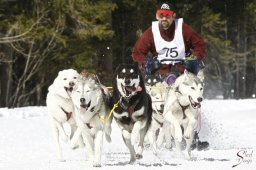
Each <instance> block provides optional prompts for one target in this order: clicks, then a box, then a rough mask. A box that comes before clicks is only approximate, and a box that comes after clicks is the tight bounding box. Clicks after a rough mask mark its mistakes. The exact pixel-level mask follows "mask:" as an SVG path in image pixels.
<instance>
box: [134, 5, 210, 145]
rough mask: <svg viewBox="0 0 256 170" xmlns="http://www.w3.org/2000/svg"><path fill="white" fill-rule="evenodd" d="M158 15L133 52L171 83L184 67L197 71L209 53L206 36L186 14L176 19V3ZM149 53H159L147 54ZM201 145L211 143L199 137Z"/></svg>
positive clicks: (162, 7) (140, 62) (143, 64)
mask: <svg viewBox="0 0 256 170" xmlns="http://www.w3.org/2000/svg"><path fill="white" fill-rule="evenodd" d="M156 19H157V21H154V22H152V26H150V27H149V28H148V29H147V30H146V31H145V32H144V33H142V35H141V36H140V37H139V39H138V40H137V42H136V44H135V46H134V48H133V52H132V58H133V60H134V61H135V62H136V63H137V64H138V65H139V67H140V68H141V69H145V70H146V74H154V73H155V72H156V71H158V72H159V74H160V75H162V77H163V79H164V80H165V81H167V83H168V84H169V85H171V84H173V83H174V81H175V79H176V77H177V76H179V75H180V74H182V73H183V72H184V69H187V70H188V71H190V72H192V73H193V74H195V75H197V73H198V71H199V63H200V62H201V59H202V58H204V57H205V55H206V44H205V42H204V40H203V38H202V37H201V36H200V35H199V34H198V33H196V32H195V31H194V30H193V29H192V28H191V27H190V26H189V25H188V24H186V23H184V22H183V19H182V18H180V19H176V13H175V7H174V5H173V4H170V3H168V2H165V3H161V4H160V5H159V6H158V8H157V11H156ZM149 53H151V54H152V55H153V56H155V57H154V58H149V57H147V56H148V54H149ZM196 137H197V135H196ZM195 139H198V138H195ZM197 146H199V147H201V148H199V147H198V149H199V150H200V149H203V148H204V147H208V146H209V143H208V142H200V141H199V140H198V143H197Z"/></svg>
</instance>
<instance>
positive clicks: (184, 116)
mask: <svg viewBox="0 0 256 170" xmlns="http://www.w3.org/2000/svg"><path fill="white" fill-rule="evenodd" d="M175 92H177V93H179V94H182V93H181V92H180V90H179V87H177V88H176V90H175ZM175 94H176V93H175ZM176 97H177V99H178V96H177V95H176ZM178 102H179V105H180V107H181V109H182V113H183V119H186V117H187V116H186V114H185V110H186V109H187V108H188V107H189V105H187V106H182V105H181V104H180V101H179V99H178Z"/></svg>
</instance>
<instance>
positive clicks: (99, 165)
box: [93, 162, 101, 167]
mask: <svg viewBox="0 0 256 170" xmlns="http://www.w3.org/2000/svg"><path fill="white" fill-rule="evenodd" d="M93 167H101V164H100V163H97V162H95V163H93Z"/></svg>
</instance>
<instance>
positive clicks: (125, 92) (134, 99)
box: [112, 64, 152, 163]
mask: <svg viewBox="0 0 256 170" xmlns="http://www.w3.org/2000/svg"><path fill="white" fill-rule="evenodd" d="M112 99H113V100H112V102H113V104H116V106H117V107H116V108H115V110H114V118H115V120H116V122H117V124H118V126H119V127H120V128H121V131H122V137H123V140H124V143H125V144H126V146H127V147H128V149H129V151H130V163H133V162H134V161H135V160H136V159H141V158H142V152H143V149H144V147H143V142H144V138H145V135H146V133H147V130H148V128H149V126H150V124H151V119H152V117H151V116H152V105H151V99H150V96H149V95H148V94H147V92H146V89H145V85H144V80H143V77H142V75H141V72H140V70H139V68H138V66H135V65H131V64H121V65H119V66H118V68H117V69H116V71H115V74H114V80H113V96H112ZM137 141H138V143H137ZM137 144H138V148H136V151H135V148H134V146H135V145H137Z"/></svg>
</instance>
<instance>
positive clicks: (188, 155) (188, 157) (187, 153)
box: [184, 150, 191, 160]
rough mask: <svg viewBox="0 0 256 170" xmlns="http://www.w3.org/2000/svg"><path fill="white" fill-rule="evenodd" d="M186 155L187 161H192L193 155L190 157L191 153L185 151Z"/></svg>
mask: <svg viewBox="0 0 256 170" xmlns="http://www.w3.org/2000/svg"><path fill="white" fill-rule="evenodd" d="M184 155H185V159H186V160H190V159H191V155H190V152H188V151H186V150H185V151H184Z"/></svg>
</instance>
